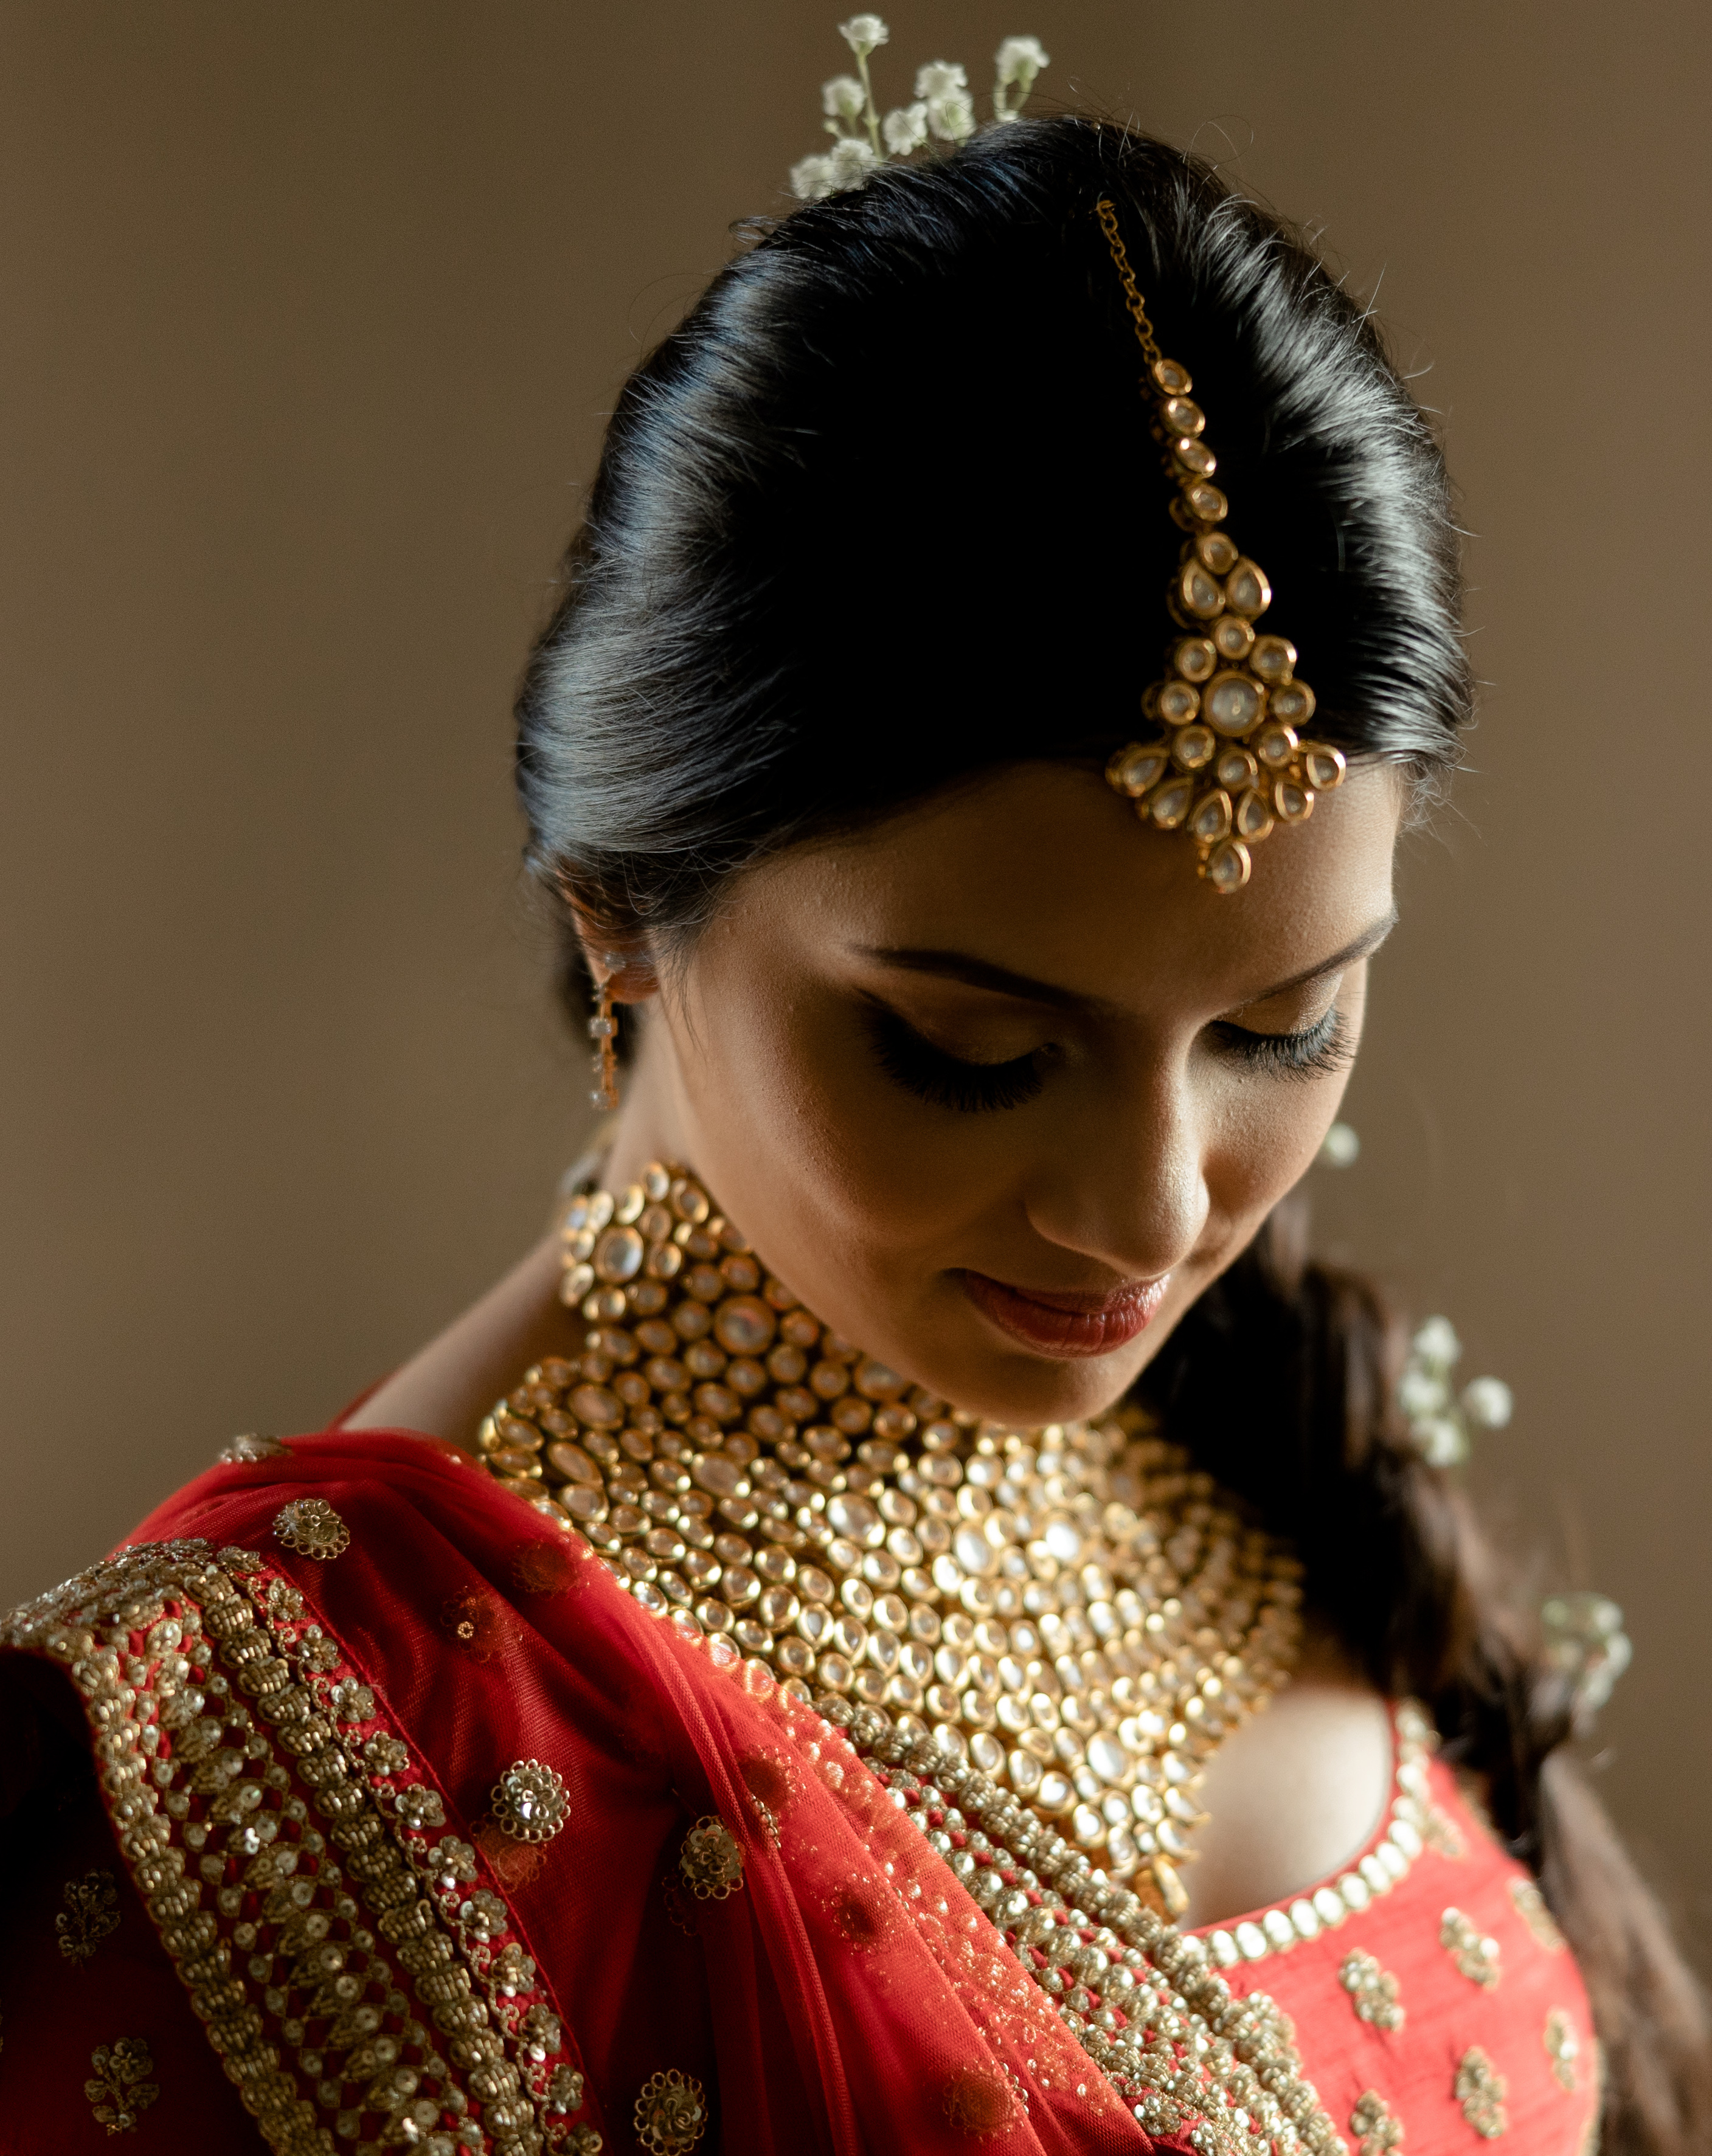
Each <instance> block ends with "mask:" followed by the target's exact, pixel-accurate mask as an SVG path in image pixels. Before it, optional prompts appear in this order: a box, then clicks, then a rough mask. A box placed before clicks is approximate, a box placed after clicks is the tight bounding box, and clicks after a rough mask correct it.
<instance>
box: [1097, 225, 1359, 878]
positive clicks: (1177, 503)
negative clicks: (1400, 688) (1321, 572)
mask: <svg viewBox="0 0 1712 2156" xmlns="http://www.w3.org/2000/svg"><path fill="white" fill-rule="evenodd" d="M1095 214H1096V216H1097V217H1098V218H1099V222H1100V229H1101V230H1102V231H1103V233H1104V234H1105V235H1106V242H1107V244H1108V246H1109V247H1110V249H1111V250H1112V259H1113V263H1114V264H1116V265H1117V269H1118V276H1119V278H1120V279H1121V280H1123V295H1124V300H1125V304H1126V305H1127V306H1128V311H1129V314H1130V316H1131V318H1132V319H1133V320H1134V324H1135V334H1136V338H1137V341H1139V344H1140V346H1141V350H1142V356H1143V357H1144V359H1145V360H1146V362H1147V372H1146V373H1145V374H1144V376H1143V377H1142V388H1143V391H1144V393H1145V394H1146V395H1147V396H1148V397H1149V398H1151V399H1152V401H1153V403H1154V424H1153V434H1154V439H1155V440H1156V441H1158V442H1159V443H1160V444H1162V445H1163V447H1164V453H1165V455H1164V465H1165V470H1166V472H1167V474H1168V475H1169V476H1170V480H1171V481H1172V484H1173V485H1174V487H1175V494H1174V495H1173V496H1172V500H1171V514H1172V516H1174V517H1175V519H1176V521H1178V523H1179V524H1180V525H1181V526H1183V528H1184V530H1185V531H1186V532H1187V533H1188V534H1189V536H1188V537H1187V538H1186V539H1185V541H1184V542H1183V552H1182V555H1181V557H1180V561H1179V562H1178V566H1177V570H1176V573H1175V575H1174V576H1173V577H1172V579H1171V583H1170V590H1169V593H1168V596H1167V600H1166V604H1167V606H1168V607H1169V608H1170V613H1171V618H1172V619H1173V620H1174V621H1175V623H1176V624H1177V625H1178V627H1179V628H1180V629H1182V630H1183V631H1184V632H1185V634H1183V635H1181V636H1180V637H1179V638H1178V639H1176V640H1175V643H1174V644H1172V645H1171V647H1170V651H1169V653H1168V654H1167V656H1166V660H1165V675H1164V680H1159V681H1156V682H1154V685H1152V687H1151V688H1149V690H1148V691H1147V693H1146V694H1145V696H1143V698H1142V701H1141V707H1142V710H1143V711H1144V714H1145V715H1146V716H1147V717H1149V719H1152V720H1153V721H1154V722H1155V723H1156V724H1157V725H1159V726H1161V727H1162V728H1164V730H1165V731H1164V733H1163V734H1162V736H1161V737H1160V738H1159V739H1158V740H1155V741H1151V742H1130V743H1129V744H1128V747H1125V748H1122V749H1119V750H1118V753H1117V754H1116V755H1115V756H1114V757H1113V758H1112V760H1111V762H1109V763H1108V765H1107V767H1106V777H1107V779H1108V782H1109V783H1110V784H1111V785H1113V787H1115V788H1116V789H1117V790H1118V793H1123V794H1126V795H1127V796H1128V798H1130V799H1131V800H1133V801H1134V803H1135V813H1136V814H1137V815H1138V816H1139V817H1141V818H1142V819H1143V820H1144V822H1146V823H1149V824H1154V826H1155V827H1156V828H1157V829H1159V830H1162V831H1178V830H1184V831H1187V832H1188V834H1189V835H1190V838H1191V839H1193V840H1194V841H1195V851H1196V853H1197V854H1198V855H1199V856H1200V874H1201V875H1204V876H1205V877H1206V880H1207V881H1208V882H1209V883H1210V884H1211V885H1212V887H1213V889H1214V890H1215V891H1219V892H1221V893H1223V894H1226V895H1228V894H1229V893H1230V892H1231V891H1241V889H1242V886H1243V885H1244V884H1246V883H1247V880H1248V878H1249V874H1250V871H1251V870H1252V866H1253V862H1252V857H1251V855H1250V852H1249V849H1250V847H1252V846H1254V845H1256V844H1258V843H1259V841H1260V840H1261V839H1264V838H1267V837H1268V836H1269V835H1270V834H1271V833H1272V830H1273V829H1274V827H1275V826H1276V825H1278V824H1302V823H1305V822H1306V821H1307V819H1308V817H1309V816H1310V815H1312V814H1313V813H1314V798H1315V796H1316V795H1317V794H1319V793H1324V792H1326V791H1328V790H1329V788H1332V787H1334V786H1338V785H1341V784H1342V783H1343V779H1344V771H1345V768H1346V766H1345V764H1344V757H1343V755H1342V753H1341V752H1340V751H1339V750H1337V749H1335V748H1333V747H1330V746H1329V743H1326V742H1306V741H1303V739H1302V738H1301V736H1300V732H1299V731H1298V730H1299V729H1300V728H1301V727H1302V726H1305V725H1306V724H1307V722H1308V720H1309V719H1311V718H1312V717H1313V716H1314V691H1313V690H1312V689H1310V688H1309V687H1308V684H1307V683H1306V682H1305V681H1298V680H1297V678H1296V647H1295V645H1294V644H1292V643H1291V642H1290V641H1289V640H1288V638H1285V637H1282V636H1257V635H1256V634H1255V631H1254V624H1255V623H1256V622H1257V621H1258V620H1259V619H1260V617H1261V616H1262V614H1263V613H1265V612H1266V610H1267V608H1268V607H1269V606H1270V605H1271V604H1272V586H1271V585H1270V583H1267V577H1266V572H1265V571H1264V570H1263V569H1262V567H1260V564H1259V563H1258V562H1252V561H1250V560H1249V559H1248V557H1247V556H1246V555H1244V554H1242V553H1241V552H1239V551H1238V549H1237V547H1236V542H1235V541H1234V540H1232V539H1231V536H1230V534H1229V533H1228V532H1226V531H1222V530H1221V528H1220V527H1221V525H1222V524H1223V523H1224V521H1225V518H1226V515H1227V514H1228V513H1229V510H1230V504H1229V502H1228V501H1227V500H1226V497H1225V495H1224V493H1223V491H1222V490H1221V489H1220V488H1218V487H1216V486H1215V485H1213V474H1214V472H1215V471H1216V469H1217V465H1218V460H1217V459H1216V457H1215V456H1214V454H1213V453H1212V451H1211V449H1209V448H1208V447H1207V444H1206V441H1205V439H1203V434H1204V430H1205V429H1206V414H1205V413H1203V412H1202V410H1201V408H1200V406H1199V405H1198V404H1196V403H1194V402H1193V400H1192V399H1191V398H1190V390H1191V389H1192V388H1194V386H1195V385H1194V383H1193V382H1191V381H1190V376H1189V370H1188V369H1187V368H1186V367H1181V366H1180V365H1179V364H1178V362H1176V361H1175V359H1167V358H1165V357H1164V356H1163V354H1162V353H1161V352H1160V351H1159V345H1158V343H1157V341H1155V339H1154V329H1153V324H1152V323H1151V322H1150V321H1149V320H1148V316H1147V310H1146V307H1145V305H1144V302H1143V300H1142V296H1141V294H1140V292H1139V290H1137V288H1136V283H1135V275H1134V271H1133V270H1132V269H1131V268H1130V266H1129V256H1128V253H1127V251H1126V250H1125V248H1124V245H1123V234H1122V233H1121V232H1120V231H1119V230H1118V212H1117V208H1116V206H1115V205H1114V204H1113V202H1112V201H1111V199H1110V198H1109V197H1105V196H1103V197H1102V198H1101V199H1100V201H1099V203H1098V204H1097V205H1096V208H1095Z"/></svg>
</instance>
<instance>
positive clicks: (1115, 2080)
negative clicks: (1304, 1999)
mask: <svg viewBox="0 0 1712 2156" xmlns="http://www.w3.org/2000/svg"><path fill="white" fill-rule="evenodd" d="M575 1546H576V1547H577V1548H578V1549H579V1550H582V1549H583V1548H584V1547H585V1546H584V1545H583V1544H582V1543H581V1542H580V1538H575ZM680 1614H681V1613H680ZM662 1621H663V1622H664V1624H665V1625H666V1629H667V1630H669V1631H670V1632H671V1634H672V1635H673V1636H674V1637H675V1638H676V1639H677V1640H679V1641H681V1644H682V1645H683V1647H684V1649H685V1650H686V1651H688V1652H691V1653H701V1654H705V1655H707V1658H708V1661H710V1662H711V1664H712V1666H713V1667H714V1668H715V1669H716V1670H717V1671H721V1672H722V1673H723V1674H724V1675H725V1676H727V1677H729V1678H731V1679H732V1680H733V1681H736V1682H737V1683H738V1684H740V1685H741V1686H743V1689H744V1690H745V1691H748V1692H749V1693H750V1694H751V1696H752V1697H754V1698H756V1699H757V1700H758V1701H761V1702H766V1701H769V1700H772V1701H774V1702H775V1704H777V1705H778V1706H779V1707H780V1708H781V1709H782V1710H783V1711H784V1712H787V1713H790V1712H800V1713H801V1714H802V1715H803V1716H804V1717H805V1718H809V1717H812V1719H811V1720H810V1725H809V1726H810V1727H811V1728H812V1729H813V1730H814V1732H815V1736H814V1738H813V1740H812V1741H811V1742H810V1745H809V1750H810V1753H811V1755H812V1756H813V1757H814V1758H815V1760H816V1761H817V1763H818V1767H819V1771H820V1774H822V1777H823V1779H826V1780H827V1781H828V1784H829V1786H841V1785H842V1782H843V1778H844V1774H845V1768H844V1766H843V1764H842V1763H841V1760H840V1759H839V1758H836V1757H835V1753H839V1752H842V1753H843V1756H844V1758H847V1759H848V1760H849V1761H850V1763H851V1767H852V1768H854V1767H855V1766H856V1765H857V1763H860V1765H861V1767H862V1768H864V1769H866V1772H867V1773H869V1774H872V1775H873V1776H874V1777H875V1779H877V1781H878V1783H879V1784H880V1785H881V1787H882V1789H885V1790H886V1791H887V1792H888V1793H889V1794H890V1795H891V1797H892V1801H893V1803H895V1804H897V1806H898V1808H899V1809H900V1810H901V1811H902V1813H903V1815H904V1816H905V1817H907V1818H908V1819H909V1820H912V1821H913V1823H914V1825H916V1826H917V1827H918V1828H919V1829H920V1830H921V1831H922V1833H923V1836H924V1838H925V1840H926V1841H927V1843H928V1846H929V1847H930V1848H931V1849H932V1850H933V1851H934V1853H935V1855H936V1856H938V1857H939V1858H941V1859H943V1861H945V1862H946V1863H947V1865H948V1866H949V1869H950V1871H952V1872H953V1873H954V1875H955V1876H956V1877H957V1879H958V1881H959V1884H960V1885H961V1886H963V1887H964V1890H965V1892H968V1893H969V1894H970V1895H971V1896H972V1897H974V1901H975V1902H976V1903H977V1904H978V1905H979V1907H981V1908H982V1909H983V1910H984V1911H985V1913H986V1915H987V1917H988V1918H989V1919H990V1922H991V1923H992V1924H993V1926H994V1927H995V1928H996V1931H997V1933H998V1942H997V1943H1000V1944H1001V1945H1002V1948H1003V1955H1004V1958H1012V1957H1014V1959H1015V1965H1016V1968H1017V1969H1018V1971H1019V1972H1020V1974H1021V1975H1022V1976H1023V1977H1025V1978H1026V1979H1028V1980H1029V1982H1030V1984H1031V1985H1032V1986H1033V1987H1034V1988H1035V1990H1036V1996H1037V1997H1038V1998H1039V1999H1041V2003H1042V2004H1043V2005H1045V2006H1046V2009H1047V2010H1048V2011H1050V2012H1054V2013H1056V2014H1057V2018H1058V2019H1059V2020H1060V2021H1062V2024H1063V2025H1064V2027H1065V2028H1066V2030H1067V2031H1068V2033H1069V2035H1071V2037H1072V2039H1073V2040H1074V2041H1075V2043H1076V2044H1077V2046H1078V2047H1079V2048H1080V2050H1081V2051H1082V2053H1083V2055H1084V2056H1086V2057H1087V2058H1088V2059H1090V2060H1091V2061H1092V2063H1093V2064H1094V2065H1095V2066H1097V2067H1098V2069H1099V2070H1100V2071H1101V2072H1102V2073H1103V2075H1104V2076H1105V2078H1106V2080H1107V2081H1108V2082H1109V2083H1110V2085H1111V2086H1112V2087H1113V2089H1114V2090H1115V2091H1116V2092H1117V2093H1118V2096H1119V2097H1122V2099H1123V2102H1124V2104H1125V2106H1126V2107H1127V2108H1128V2110H1129V2111H1130V2112H1131V2113H1132V2115H1133V2116H1134V2117H1135V2118H1136V2120H1137V2121H1138V2122H1139V2123H1140V2124H1141V2126H1142V2127H1143V2128H1145V2130H1146V2131H1147V2132H1149V2133H1153V2134H1164V2133H1185V2134H1186V2135H1187V2137H1188V2138H1189V2140H1190V2144H1191V2146H1193V2147H1194V2148H1196V2149H1197V2150H1199V2151H1200V2152H1201V2156H1270V2152H1272V2151H1277V2152H1278V2156H1303V2152H1308V2156H1337V2152H1339V2151H1340V2150H1345V2149H1346V2144H1345V2143H1344V2141H1343V2139H1342V2138H1341V2137H1340V2136H1339V2133H1338V2132H1337V2130H1336V2128H1334V2125H1333V2123H1332V2121H1331V2119H1330V2117H1329V2116H1328V2114H1327V2112H1326V2111H1325V2109H1324V2107H1323V2106H1322V2104H1321V2103H1320V2101H1319V2096H1318V2093H1317V2092H1316V2091H1315V2090H1314V2086H1313V2084H1312V2083H1311V2082H1308V2080H1307V2079H1306V2078H1305V2077H1304V2076H1303V2071H1302V2061H1301V2059H1300V2056H1299V2055H1298V2052H1297V2051H1296V2048H1295V2044H1294V2040H1293V2030H1292V2029H1291V2026H1290V2024H1289V2022H1288V2020H1287V2019H1286V2018H1285V2016H1284V2015H1283V2014H1282V2013H1281V2012H1280V2011H1279V2010H1278V2006H1277V2005H1276V2003H1275V2002H1274V2001H1273V2000H1272V1999H1270V1998H1269V1997H1268V1996H1267V1994H1266V1993H1264V1992H1262V1991H1253V1992H1250V1993H1248V1994H1247V1995H1246V1996H1244V1997H1242V1998H1240V1999H1239V1998H1236V1997H1235V1996H1234V1995H1233V1994H1232V1992H1231V1986H1230V1984H1228V1983H1227V1982H1226V1979H1225V1978H1224V1977H1223V1976H1222V1975H1221V1974H1219V1973H1218V1971H1217V1970H1216V1969H1214V1968H1211V1967H1210V1966H1209V1959H1210V1958H1209V1954H1208V1951H1207V1948H1206V1943H1204V1942H1203V1941H1202V1940H1200V1939H1199V1938H1192V1937H1188V1936H1185V1934H1183V1933H1180V1932H1177V1931H1175V1930H1174V1929H1173V1928H1172V1927H1171V1926H1170V1924H1168V1923H1166V1922H1164V1920H1163V1919H1162V1918H1160V1917H1158V1916H1157V1915H1155V1914H1154V1911H1153V1910H1152V1909H1150V1908H1149V1907H1147V1906H1146V1905H1145V1904H1144V1902H1141V1900H1140V1899H1139V1897H1138V1896H1136V1895H1134V1894H1133V1893H1130V1892H1128V1891H1127V1890H1126V1889H1125V1888H1123V1887H1122V1886H1115V1885H1113V1884H1112V1883H1111V1882H1110V1881H1106V1880H1103V1879H1102V1878H1100V1877H1098V1876H1097V1875H1095V1874H1094V1873H1093V1871H1092V1867H1091V1866H1090V1865H1089V1863H1088V1861H1087V1856H1086V1855H1085V1854H1084V1853H1083V1852H1082V1851H1080V1850H1077V1848H1075V1847H1074V1845H1072V1844H1071V1843H1069V1842H1067V1841H1066V1840H1064V1839H1063V1837H1062V1835H1055V1834H1053V1833H1052V1832H1051V1831H1050V1830H1048V1829H1046V1828H1045V1827H1044V1826H1042V1825H1041V1824H1040V1823H1039V1822H1037V1821H1036V1820H1034V1819H1033V1818H1032V1816H1031V1815H1029V1814H1028V1813H1027V1812H1026V1810H1025V1809H1024V1807H1023V1806H1022V1805H1021V1803H1020V1802H1019V1800H1018V1799H1015V1797H1014V1796H1012V1795H1010V1793H1009V1792H1007V1791H1004V1790H1000V1789H998V1788H997V1787H996V1786H995V1784H993V1783H992V1782H990V1781H989V1780H987V1779H986V1778H985V1776H983V1775H981V1774H978V1773H977V1772H976V1771H975V1770H974V1768H971V1767H969V1765H967V1764H966V1763H964V1762H963V1761H960V1760H958V1759H954V1758H952V1757H951V1756H950V1755H949V1753H945V1752H943V1751H941V1750H940V1749H939V1748H938V1746H937V1745H935V1744H934V1743H933V1740H932V1739H931V1738H927V1737H916V1736H911V1735H909V1734H907V1733H906V1732H904V1731H902V1730H899V1729H897V1728H894V1727H892V1726H891V1725H890V1723H889V1722H888V1721H887V1718H886V1717H884V1716H882V1714H880V1713H879V1712H877V1711H876V1710H874V1709H871V1708H865V1709H856V1710H852V1709H851V1707H850V1705H849V1702H846V1701H842V1700H838V1699H835V1698H832V1697H822V1698H821V1699H820V1700H819V1701H818V1702H815V1705H814V1706H813V1707H809V1706H806V1705H804V1704H802V1703H801V1702H799V1701H798V1700H797V1699H796V1698H795V1697H793V1696H791V1695H789V1694H788V1693H787V1692H786V1691H785V1689H784V1687H783V1686H780V1685H779V1682H778V1680H777V1679H776V1677H775V1676H774V1673H773V1671H771V1670H770V1669H769V1667H768V1666H767V1664H766V1663H765V1662H764V1661H760V1660H758V1659H756V1658H751V1659H749V1660H748V1661H744V1660H743V1659H742V1658H741V1657H740V1655H738V1650H737V1648H736V1647H735V1645H733V1642H732V1641H731V1640H728V1639H727V1638H726V1637H724V1636H723V1635H712V1636H711V1637H707V1636H704V1635H702V1631H701V1630H700V1628H699V1626H697V1627H694V1628H693V1629H691V1627H690V1626H687V1625H681V1624H679V1623H677V1622H676V1620H675V1619H674V1618H673V1617H671V1616H665V1617H663V1618H662ZM787 1698H789V1702H790V1705H789V1709H785V1708H784V1702H785V1700H786V1699H787ZM952 1811H955V1813H956V1815H957V1817H958V1819H959V1820H961V1821H962V1825H960V1826H959V1828H958V1829H957V1831H958V1832H959V1834H964V1845H963V1846H961V1847H958V1846H956V1845H954V1842H953V1840H952V1839H951V1835H949V1833H948V1832H946V1831H944V1830H943V1828H942V1827H941V1826H939V1825H936V1824H935V1820H936V1818H937V1819H938V1820H942V1821H943V1820H945V1819H946V1815H947V1814H948V1813H949V1812H952ZM965 1829H968V1830H969V1831H968V1832H967V1833H964V1830H965ZM1028 1866H1033V1867H1035V1868H1034V1869H1029V1868H1027V1867H1028ZM1037 1874H1038V1876H1036V1875H1037ZM889 1883H890V1884H891V1885H892V1887H893V1891H895V1882H889ZM886 1907H887V1905H886V1904H885V1903H884V1902H882V1903H880V1904H879V1906H878V1907H874V1906H873V1905H872V1904H871V1903H870V1902H868V1901H867V1899H866V1893H865V1892H864V1891H863V1890H861V1888H859V1889H858V1901H857V1904H856V1909H855V1911H854V1912H853V1913H854V1915H855V1917H856V1920H857V1923H858V1926H859V1929H858V1930H857V1931H856V1933H854V1934H851V1933H847V1935H851V1936H854V1937H855V1938H858V1939H860V1938H861V1937H862V1936H863V1934H864V1933H868V1934H869V1935H871V1936H878V1934H879V1933H880V1931H881V1930H882V1928H883V1926H884V1924H885V1922H887V1916H886V1914H885V1911H886ZM896 1908H897V1904H896V1903H893V1904H892V1910H893V1911H894V1912H895V1910H896ZM841 1928H844V1927H843V1926H842V1925H841ZM1252 2129H1255V2130H1252Z"/></svg>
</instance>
